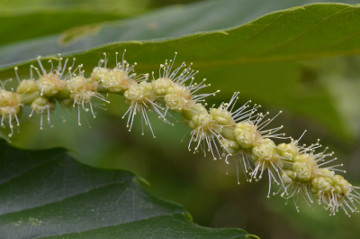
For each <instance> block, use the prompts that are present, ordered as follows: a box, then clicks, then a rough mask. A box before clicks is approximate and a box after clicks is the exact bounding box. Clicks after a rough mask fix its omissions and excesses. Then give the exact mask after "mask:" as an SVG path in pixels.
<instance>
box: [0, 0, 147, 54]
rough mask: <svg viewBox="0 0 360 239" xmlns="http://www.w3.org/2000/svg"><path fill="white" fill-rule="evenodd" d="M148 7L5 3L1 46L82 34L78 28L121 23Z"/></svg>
mask: <svg viewBox="0 0 360 239" xmlns="http://www.w3.org/2000/svg"><path fill="white" fill-rule="evenodd" d="M148 5H149V4H148V1H147V0H122V1H113V0H104V1H84V0H78V1H63V0H61V1H51V2H49V1H42V0H37V1H36V0H35V1H31V4H29V2H28V1H26V0H12V1H2V2H0V22H1V23H2V27H1V28H0V35H1V38H0V46H2V45H6V44H14V43H16V42H20V41H25V40H26V41H29V40H31V39H33V38H36V37H44V36H49V35H53V34H59V33H60V32H62V31H65V30H68V29H69V28H73V27H77V28H75V30H76V29H78V30H79V29H81V28H79V26H84V25H88V24H96V25H97V24H100V23H103V22H106V21H112V20H119V19H121V18H124V17H129V16H133V15H136V14H139V13H142V12H144V11H145V10H146V9H147V7H148ZM59 19H61V20H59ZM31 24H32V25H31ZM71 31H74V30H71ZM6 47H7V46H6Z"/></svg>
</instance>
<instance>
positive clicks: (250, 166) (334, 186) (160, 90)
mask: <svg viewBox="0 0 360 239" xmlns="http://www.w3.org/2000/svg"><path fill="white" fill-rule="evenodd" d="M124 54H125V52H124ZM124 54H123V55H122V58H121V59H120V61H119V60H118V53H116V64H115V66H114V67H113V68H110V67H109V66H108V57H107V55H106V54H105V53H104V59H101V60H100V61H99V64H98V66H97V67H95V68H94V69H93V71H92V73H91V75H90V77H89V78H87V77H86V76H85V72H84V70H83V66H82V65H81V64H80V65H78V66H77V67H76V68H75V69H74V65H75V59H73V63H72V65H71V66H68V59H66V60H63V59H62V58H61V57H59V61H58V65H57V67H56V68H54V66H53V63H52V61H51V60H50V61H49V63H50V65H51V69H50V70H49V71H47V70H45V67H44V65H43V63H42V61H41V58H40V57H38V67H35V66H33V65H32V66H31V67H30V78H28V79H24V80H20V78H19V76H18V73H17V67H15V75H16V77H17V79H18V81H19V84H18V87H17V89H16V91H14V90H10V91H9V90H6V89H5V83H3V84H2V87H1V89H0V114H1V125H2V126H3V127H6V126H8V127H9V128H10V134H9V137H11V136H12V135H13V128H14V127H16V126H19V125H20V122H19V118H20V116H21V113H22V109H23V107H25V106H29V107H30V108H31V114H30V117H31V116H32V115H33V114H34V113H36V114H38V115H40V129H42V128H43V116H44V115H45V116H46V118H47V121H48V123H49V124H50V125H51V122H50V114H51V111H53V109H54V108H55V106H56V104H60V105H62V106H64V107H74V108H76V109H77V111H78V124H79V125H81V119H80V111H81V110H84V111H85V112H91V114H92V115H93V116H94V117H95V112H94V107H93V102H94V100H95V99H97V100H100V101H103V102H105V103H110V102H109V101H108V100H107V99H106V97H105V95H106V94H108V93H116V94H121V95H123V96H124V99H125V102H126V103H127V104H128V105H129V108H128V110H127V111H126V113H125V114H124V115H123V118H125V117H127V127H128V128H129V131H131V129H132V127H133V122H134V118H135V117H136V116H137V115H140V116H141V123H142V128H143V131H142V133H143V134H144V127H143V126H144V124H145V126H147V127H148V128H149V129H150V131H151V133H152V135H153V136H154V137H155V134H154V131H153V128H152V126H151V122H150V119H149V117H148V112H154V113H155V114H157V115H158V117H159V118H160V119H161V120H162V121H163V122H165V123H169V124H172V123H171V122H170V120H169V119H168V115H169V111H173V112H177V113H179V114H180V115H181V116H182V119H183V122H184V124H185V125H187V126H188V127H189V128H190V141H189V145H188V148H189V150H190V151H191V150H193V151H194V152H198V151H202V152H203V153H204V155H206V154H210V155H211V156H212V157H213V158H214V159H221V158H223V159H225V162H226V163H229V159H235V160H236V162H237V163H240V165H241V167H242V168H243V171H244V173H245V175H246V178H247V180H248V181H253V180H255V181H257V180H260V179H261V178H262V177H266V175H267V177H268V180H269V189H268V194H267V195H268V197H270V195H271V188H272V184H273V183H275V184H277V185H279V188H280V189H279V190H278V191H277V192H274V193H273V194H274V195H275V194H278V193H280V195H281V196H282V197H284V198H285V199H287V200H288V199H293V201H294V204H295V206H296V208H297V209H298V204H297V201H298V198H302V199H304V200H305V202H307V203H308V204H312V203H314V202H318V203H319V204H323V205H324V207H325V208H326V209H328V210H329V211H330V214H331V215H334V214H335V213H336V212H337V211H338V210H339V208H340V209H342V210H343V211H344V212H345V213H346V214H347V215H350V213H352V212H357V207H356V205H355V203H358V202H359V200H360V193H359V192H358V191H357V190H358V189H359V188H358V187H355V186H353V185H352V184H350V183H349V182H348V181H347V180H346V179H344V178H343V177H342V176H340V175H338V174H336V172H343V170H341V169H338V166H342V165H331V163H332V162H334V161H335V160H336V158H333V152H330V153H328V152H327V150H328V149H327V148H325V149H324V150H322V151H320V148H321V147H322V146H321V145H320V143H319V142H317V143H315V144H312V145H309V146H306V145H300V144H299V141H300V139H301V137H302V136H301V137H300V138H299V139H297V140H294V139H292V138H289V137H285V135H284V134H283V133H280V132H279V131H280V130H281V129H282V128H283V126H279V127H275V128H270V129H268V128H267V127H268V125H269V124H270V123H271V122H272V121H273V120H274V119H275V118H276V117H277V116H278V115H279V114H280V113H281V112H279V113H278V114H277V115H275V116H274V117H272V118H270V117H268V115H269V113H262V112H260V111H259V109H260V107H261V106H260V105H256V104H255V105H252V104H251V101H248V102H246V103H245V104H243V105H242V106H240V107H237V106H236V104H237V101H238V94H239V93H238V92H236V93H235V94H234V95H233V96H232V98H231V99H230V101H229V102H228V103H222V104H220V106H218V107H215V106H212V107H210V109H207V108H206V106H207V104H206V103H205V98H206V97H208V96H212V95H216V94H217V93H218V92H219V91H215V92H212V93H202V94H199V93H198V92H199V91H200V90H202V89H204V88H206V87H208V86H210V85H209V84H206V79H204V80H202V81H200V83H197V82H196V81H195V75H196V74H197V73H198V71H195V70H193V69H192V64H190V65H186V63H182V64H181V65H180V66H178V67H177V68H175V67H174V64H175V58H176V53H175V57H174V58H173V59H171V60H166V61H165V63H164V64H161V65H160V69H159V73H158V75H157V76H156V74H155V73H152V79H149V74H143V75H137V74H136V73H135V72H134V68H135V66H136V63H134V64H130V63H128V62H127V61H126V60H125V57H124ZM236 107H237V108H236ZM274 138H276V139H287V140H289V142H288V143H280V144H276V143H275V142H274V141H273V139H274ZM328 158H330V159H328Z"/></svg>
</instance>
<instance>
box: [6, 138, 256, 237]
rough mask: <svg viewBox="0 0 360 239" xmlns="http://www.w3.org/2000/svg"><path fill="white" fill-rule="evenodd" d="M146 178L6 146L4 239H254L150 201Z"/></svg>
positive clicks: (57, 153) (63, 155) (57, 151)
mask: <svg viewBox="0 0 360 239" xmlns="http://www.w3.org/2000/svg"><path fill="white" fill-rule="evenodd" d="M139 181H142V179H141V178H139V177H137V176H135V175H134V174H132V173H130V172H128V171H124V170H105V169H95V168H91V167H88V166H85V165H82V164H80V163H78V162H76V161H74V160H73V159H72V158H71V157H70V156H69V155H68V154H67V153H66V151H65V150H62V149H52V150H45V151H29V150H19V149H16V148H13V147H11V146H9V145H7V144H6V143H4V141H1V142H0V195H1V196H0V232H1V238H11V239H17V238H107V239H111V238H150V237H156V238H248V237H249V234H247V233H246V232H245V231H243V230H240V229H211V228H205V227H201V226H198V225H196V224H194V223H192V222H191V221H190V216H189V214H188V213H187V212H186V211H185V210H184V209H183V208H182V207H180V206H178V205H176V204H173V203H170V202H166V201H163V200H160V199H157V198H155V197H153V196H152V195H149V194H148V193H147V192H146V191H144V190H143V189H142V187H141V186H140V185H139V184H138V182H139Z"/></svg>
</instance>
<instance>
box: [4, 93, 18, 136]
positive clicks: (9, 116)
mask: <svg viewBox="0 0 360 239" xmlns="http://www.w3.org/2000/svg"><path fill="white" fill-rule="evenodd" d="M21 106H22V104H21V96H20V95H19V94H17V93H14V92H12V91H6V90H4V89H0V114H1V126H2V127H5V122H7V123H8V125H9V127H10V131H11V133H10V134H9V137H11V136H12V135H13V134H14V130H13V128H14V125H13V121H15V122H16V126H20V122H19V119H18V114H20V111H21Z"/></svg>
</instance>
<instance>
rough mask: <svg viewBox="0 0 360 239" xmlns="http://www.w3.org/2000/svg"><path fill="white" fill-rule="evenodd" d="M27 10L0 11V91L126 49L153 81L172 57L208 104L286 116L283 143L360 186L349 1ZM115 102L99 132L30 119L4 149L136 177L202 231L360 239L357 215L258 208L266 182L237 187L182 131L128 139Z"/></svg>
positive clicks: (111, 4)
mask: <svg viewBox="0 0 360 239" xmlns="http://www.w3.org/2000/svg"><path fill="white" fill-rule="evenodd" d="M24 1H25V0H17V1H3V2H1V3H0V9H1V11H0V14H1V15H0V20H1V22H4V24H2V25H4V27H3V28H1V29H0V33H1V34H0V35H1V36H2V37H1V39H0V67H1V68H2V69H1V70H0V77H1V78H2V79H6V78H8V77H14V74H13V70H12V67H13V66H14V65H19V68H20V71H19V73H20V74H21V75H22V76H28V65H29V64H31V62H32V61H33V59H34V57H36V56H37V55H44V56H47V55H53V54H56V53H63V54H65V55H69V56H76V57H77V59H78V62H79V63H80V62H81V63H84V64H85V67H87V68H86V69H87V70H90V69H91V68H92V67H93V66H95V65H96V64H97V61H98V60H99V58H100V57H101V56H102V52H104V51H106V52H108V53H113V52H115V51H119V52H121V51H122V49H124V48H126V49H127V59H128V60H129V61H130V62H133V61H137V62H138V63H139V67H138V68H137V69H138V71H139V72H150V71H156V70H157V68H158V65H159V64H160V63H162V62H163V61H164V59H166V58H172V56H173V52H174V51H177V52H179V55H178V58H179V59H178V60H179V62H181V61H188V62H189V61H192V62H194V66H195V68H198V69H200V74H199V76H198V78H200V77H207V78H208V81H209V82H211V83H212V88H213V89H214V90H216V89H221V90H222V92H221V94H219V95H218V96H219V97H217V98H216V99H215V98H213V99H210V102H211V103H220V102H221V101H222V100H227V99H228V98H229V97H230V96H231V94H232V92H233V91H237V90H239V91H240V92H241V101H242V102H244V101H247V100H248V99H252V100H253V101H254V102H256V103H261V104H262V105H263V109H264V110H269V111H274V112H275V111H277V110H280V109H282V110H284V111H285V113H286V114H285V115H284V116H282V117H281V118H280V119H278V121H277V122H276V123H278V124H283V125H285V128H286V130H285V131H286V132H287V134H288V135H292V136H294V137H297V136H298V135H300V134H301V132H302V131H303V129H308V130H309V132H310V133H309V134H308V135H306V137H305V138H304V140H305V141H304V142H306V143H311V142H314V141H315V140H316V139H317V138H321V139H323V144H326V145H329V146H331V147H332V148H333V149H334V150H335V151H336V152H337V156H338V157H339V158H341V160H342V161H343V162H344V163H345V168H346V170H347V171H348V177H349V178H350V180H352V181H353V182H354V183H355V182H356V181H359V182H360V176H359V175H360V169H359V166H360V163H359V160H358V158H359V153H360V148H359V141H358V135H359V129H360V123H359V122H360V121H359V120H360V110H359V107H358V102H360V101H359V100H360V99H359V94H358V91H359V90H360V81H359V79H360V68H359V66H360V58H359V57H358V56H357V55H358V54H359V52H360V39H359V38H360V34H359V32H360V25H359V24H358V22H360V8H359V6H358V5H345V4H355V3H357V1H342V4H324V3H320V4H314V3H317V2H318V1H303V0H296V1H285V0H284V1H283V0H281V1H275V0H274V1H269V0H218V1H199V2H195V3H188V4H186V5H185V4H184V3H185V2H184V3H183V4H182V5H172V3H175V2H171V1H150V0H135V1H128V0H125V1H101V2H100V1H95V0H94V1H91V2H90V4H89V2H88V1H87V3H86V4H85V2H84V1H60V0H59V1H53V2H52V3H51V4H49V3H48V2H47V1H33V2H32V4H24ZM181 2H182V1H176V3H181ZM187 2H188V1H187ZM187 2H186V3H187ZM328 2H331V3H334V2H335V1H328ZM307 4H313V5H307ZM166 5H170V6H166ZM304 5H306V6H304ZM264 15H265V16H264ZM28 22H31V23H33V25H34V27H31V28H30V27H28V26H27V25H26V24H25V23H28ZM35 25H36V27H35ZM111 60H113V59H112V58H111V59H110V61H111ZM112 63H113V61H112ZM112 102H113V103H112V104H111V106H110V108H109V111H108V112H101V111H100V110H99V114H101V115H100V116H99V117H97V119H96V120H95V121H94V120H92V119H90V118H88V124H87V125H88V127H86V126H85V127H77V124H76V119H75V118H76V117H75V114H74V113H75V112H65V111H62V110H57V112H55V115H54V116H53V117H52V118H53V119H54V121H55V122H54V125H55V126H56V127H55V128H48V129H46V130H44V131H41V132H40V131H39V130H38V119H32V120H28V119H27V122H25V123H24V124H23V125H22V127H21V132H20V134H18V135H17V136H16V137H15V138H14V139H13V140H12V141H13V142H12V143H13V144H14V145H16V146H20V147H26V148H33V149H44V148H49V147H54V146H61V147H66V148H68V149H70V150H72V155H73V156H74V157H75V158H77V159H78V160H80V161H82V162H83V163H85V164H89V165H93V166H96V167H100V168H111V169H129V170H132V171H134V172H136V174H138V175H140V176H142V177H144V178H146V180H148V181H149V182H150V183H151V186H150V187H148V189H149V190H150V191H151V192H152V193H153V194H154V195H156V196H160V197H162V198H165V199H168V200H172V201H175V202H177V203H180V204H182V205H184V206H185V208H186V209H187V210H188V211H189V212H190V213H191V214H192V215H193V218H194V221H195V222H197V223H199V224H201V225H204V226H211V227H224V226H227V227H240V228H244V229H245V230H247V231H249V232H251V233H254V234H257V235H259V236H260V237H261V238H357V236H358V235H359V234H360V231H359V228H358V227H356V225H357V224H358V223H359V222H360V217H359V216H358V215H355V216H354V217H352V218H351V219H348V218H346V217H345V216H344V215H341V214H339V215H337V216H336V217H328V215H327V213H326V212H323V210H322V209H320V208H314V209H309V208H307V207H306V206H305V205H303V206H302V208H303V210H302V212H301V213H300V214H297V213H296V210H295V208H294V207H293V206H292V205H291V204H290V203H289V204H290V205H288V206H284V205H283V200H282V199H278V198H271V199H266V197H265V190H266V189H265V188H266V183H265V182H263V183H258V184H250V185H249V184H246V183H242V184H241V185H237V184H236V176H235V167H234V165H231V166H230V168H229V169H227V168H226V166H225V165H224V163H223V162H219V161H212V160H210V159H203V158H202V157H201V155H192V154H189V153H188V152H187V150H186V143H180V140H181V138H182V137H183V135H184V134H185V133H186V132H187V129H186V128H185V127H184V126H182V124H181V122H180V121H181V120H180V119H179V122H178V123H177V124H176V127H170V126H163V125H162V124H161V123H160V122H158V123H155V125H154V128H155V131H156V135H157V138H156V139H155V140H154V139H152V138H151V137H150V135H149V134H148V135H146V136H144V137H141V136H140V133H139V132H132V133H131V134H130V133H128V132H127V131H126V128H125V123H124V121H122V120H121V118H120V116H121V115H122V113H124V111H125V109H126V106H125V104H124V103H123V100H122V98H121V97H120V96H112ZM60 116H62V117H65V118H66V119H67V123H66V124H63V123H62V122H61V120H62V119H61V117H60ZM84 117H86V115H84ZM24 119H25V117H24ZM154 122H156V121H154ZM89 127H91V129H89ZM135 131H136V130H135ZM137 131H140V130H139V128H138V130H137ZM227 170H229V176H225V172H227ZM242 181H243V182H244V180H242ZM274 217H276V218H277V220H276V221H274V220H273V218H274Z"/></svg>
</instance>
